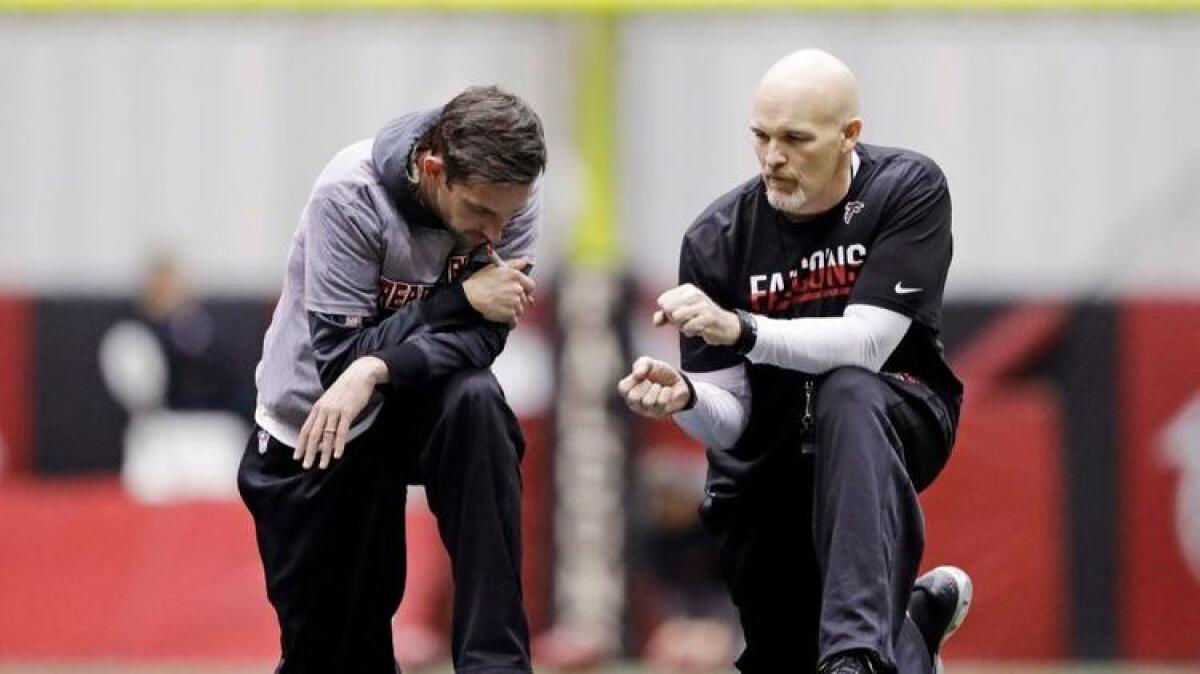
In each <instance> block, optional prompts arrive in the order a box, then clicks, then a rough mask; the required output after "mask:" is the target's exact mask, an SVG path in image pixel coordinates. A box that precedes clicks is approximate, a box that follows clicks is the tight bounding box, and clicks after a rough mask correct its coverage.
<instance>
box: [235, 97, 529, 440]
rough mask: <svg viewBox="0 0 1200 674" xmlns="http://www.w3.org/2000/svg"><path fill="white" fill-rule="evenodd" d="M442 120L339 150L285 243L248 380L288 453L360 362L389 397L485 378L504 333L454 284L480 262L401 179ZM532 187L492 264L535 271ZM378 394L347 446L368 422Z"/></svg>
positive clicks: (403, 126) (405, 123)
mask: <svg viewBox="0 0 1200 674" xmlns="http://www.w3.org/2000/svg"><path fill="white" fill-rule="evenodd" d="M440 113H441V110H440V108H439V109H434V110H426V111H421V112H415V113H410V114H407V115H404V116H402V117H399V118H398V119H396V120H393V121H392V122H390V123H389V124H388V125H387V126H385V127H384V128H383V130H382V131H381V132H380V133H379V135H378V136H377V137H376V138H375V139H374V140H371V139H368V140H363V141H360V142H357V143H354V144H353V145H350V146H349V147H347V148H345V149H343V150H341V151H340V152H338V153H337V154H336V155H334V157H333V159H332V160H331V161H330V162H329V164H328V165H326V166H325V168H324V170H322V171H321V174H320V175H319V176H318V177H317V180H316V183H315V184H314V185H313V189H312V194H311V195H310V196H309V200H308V203H307V205H306V206H305V207H304V210H303V211H302V212H301V214H300V224H299V226H298V227H297V228H296V233H295V235H294V236H293V238H292V248H291V252H290V254H289V256H288V264H287V272H286V275H285V277H284V283H283V291H282V294H281V296H280V298H279V303H278V304H277V305H276V307H275V313H274V316H273V317H272V319H271V325H270V327H269V328H268V329H267V334H266V338H265V339H264V342H263V356H262V360H261V361H259V363H258V368H257V369H256V371H255V381H256V383H257V385H258V402H257V409H256V412H255V421H256V422H257V423H258V425H259V426H260V427H262V428H263V429H264V430H266V431H267V432H268V433H270V434H271V435H272V436H274V437H275V438H276V439H277V440H279V441H280V442H282V443H284V444H286V445H288V446H291V447H295V446H296V444H297V442H298V438H299V434H300V427H301V426H302V425H303V424H304V420H305V418H307V416H308V413H309V410H311V409H312V406H313V404H314V403H316V401H317V399H318V398H319V397H320V396H321V394H322V393H323V392H324V391H325V389H326V388H327V387H328V386H330V385H331V384H332V383H333V382H334V380H336V379H337V377H338V375H340V374H341V373H342V371H344V370H345V368H346V367H347V366H349V364H350V363H351V362H353V361H354V360H355V359H356V358H358V357H359V356H363V355H374V356H378V357H379V358H381V359H383V360H384V361H385V362H386V363H387V364H388V370H389V383H388V385H389V386H390V387H392V388H393V389H400V390H413V389H415V388H418V387H420V386H421V385H423V384H425V383H428V382H429V381H431V380H433V379H436V378H438V377H441V376H445V375H447V374H450V373H452V372H455V371H457V370H461V369H463V368H467V367H488V366H490V365H491V363H492V361H493V360H494V359H495V358H496V356H497V355H499V353H500V351H501V350H502V349H503V348H504V343H505V339H506V337H507V334H508V327H507V326H505V325H501V324H498V323H492V322H489V321H487V320H485V319H484V318H483V317H482V316H481V315H480V314H479V313H478V312H476V311H475V310H474V309H473V308H472V307H471V306H470V304H469V303H468V302H467V300H466V295H465V294H464V293H463V290H462V284H461V281H462V279H463V278H465V277H466V276H468V275H469V274H470V273H471V271H473V270H474V269H476V268H478V267H479V266H480V265H481V264H483V263H485V262H486V258H485V257H484V254H483V252H482V251H481V250H478V249H476V250H471V249H467V248H464V247H463V246H462V245H461V244H460V243H459V242H458V241H457V240H456V238H455V237H454V235H453V234H452V233H451V232H450V231H449V230H448V229H446V227H445V225H444V224H443V223H442V222H441V221H440V220H438V218H437V216H436V215H434V213H433V212H431V211H430V210H429V209H428V208H426V207H425V205H424V204H423V203H421V201H420V199H419V198H418V197H417V195H416V191H415V186H414V184H413V183H412V181H410V180H409V177H408V165H409V157H410V155H411V152H412V148H413V145H414V143H415V142H416V141H417V139H418V138H419V137H420V136H421V135H422V134H423V133H424V132H425V131H426V130H428V129H429V128H430V127H431V126H432V125H433V124H434V123H436V121H437V119H438V115H439V114H440ZM541 212H542V208H541V190H540V181H539V182H538V184H537V185H535V189H534V191H533V194H532V196H531V197H530V199H529V201H528V202H527V203H526V204H525V205H524V206H523V207H522V208H521V209H520V210H519V211H517V213H516V214H515V215H514V216H513V218H512V220H510V221H509V223H508V224H507V225H505V227H504V230H503V235H502V238H501V241H500V244H499V245H498V246H497V252H498V253H499V254H500V256H501V257H502V258H504V259H512V258H517V257H526V258H529V259H530V260H532V259H533V248H534V243H535V242H536V239H537V234H538V230H539V229H540V226H541V218H542V215H541ZM382 403H383V396H382V395H381V394H380V393H379V392H376V394H375V395H374V396H372V399H371V401H370V403H368V405H367V407H366V409H365V410H364V411H363V413H362V414H361V415H360V416H359V418H358V419H357V420H356V421H355V423H354V424H353V426H352V428H351V431H350V438H351V439H352V438H354V437H356V436H358V435H360V434H361V433H362V432H363V431H364V430H366V428H367V427H369V426H370V424H371V422H372V421H374V419H375V417H376V415H377V414H378V413H379V409H380V406H381V405H382Z"/></svg>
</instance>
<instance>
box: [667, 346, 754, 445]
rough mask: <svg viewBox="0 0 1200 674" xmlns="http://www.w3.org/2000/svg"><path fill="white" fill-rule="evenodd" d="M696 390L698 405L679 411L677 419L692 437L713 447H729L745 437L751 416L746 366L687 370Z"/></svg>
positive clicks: (674, 416) (675, 415) (675, 417)
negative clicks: (710, 370) (743, 435)
mask: <svg viewBox="0 0 1200 674" xmlns="http://www.w3.org/2000/svg"><path fill="white" fill-rule="evenodd" d="M684 374H685V375H686V376H687V377H688V378H689V379H691V380H692V386H693V387H694V388H695V391H696V400H695V405H694V406H693V407H692V409H690V410H684V411H682V412H676V413H675V414H674V415H673V418H674V419H675V423H676V424H678V425H679V427H680V428H682V429H683V430H684V432H685V433H687V434H688V435H690V436H691V437H693V438H695V439H696V440H699V441H700V442H702V443H704V445H705V446H706V447H712V448H714V449H728V448H730V447H732V446H733V445H734V444H736V443H737V441H738V438H740V437H742V431H744V430H745V429H746V423H747V422H748V421H749V419H750V381H749V379H748V378H747V376H746V367H745V366H744V365H736V366H734V367H730V368H726V369H724V370H715V371H713V372H686V373H684Z"/></svg>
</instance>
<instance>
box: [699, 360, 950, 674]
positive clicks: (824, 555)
mask: <svg viewBox="0 0 1200 674" xmlns="http://www.w3.org/2000/svg"><path fill="white" fill-rule="evenodd" d="M957 413H958V410H957V409H954V410H953V411H952V412H951V411H950V410H948V409H947V407H946V405H945V404H944V403H943V402H942V401H941V399H939V398H938V397H937V396H936V395H935V394H934V393H933V391H932V390H930V389H929V388H928V387H927V386H925V385H924V384H923V383H921V382H919V381H916V380H914V379H912V378H911V377H906V376H900V375H887V374H874V373H871V372H869V371H867V370H862V369H858V368H840V369H837V370H833V371H832V372H830V373H829V374H827V375H825V376H824V377H822V378H821V379H820V380H818V385H817V388H816V398H815V412H814V414H815V417H816V419H815V421H816V436H815V444H814V446H813V451H812V452H811V453H804V454H802V453H801V451H800V446H799V443H798V442H797V446H796V451H794V452H780V453H779V454H778V455H776V456H771V457H769V458H768V459H767V461H769V462H770V463H769V464H768V465H766V466H763V468H766V470H760V471H759V472H758V473H756V475H755V481H753V482H751V483H750V484H749V485H747V486H746V488H745V490H744V493H742V494H741V495H739V496H738V497H737V498H735V499H731V500H728V501H723V502H722V503H720V505H719V506H717V507H716V508H709V509H707V511H706V512H705V519H706V521H708V522H709V523H710V525H711V526H712V528H714V529H716V530H717V532H718V533H719V534H720V536H721V568H722V574H723V576H724V578H725V581H726V583H727V585H728V587H729V589H730V592H731V594H732V598H733V602H734V604H735V605H736V606H737V608H738V611H739V615H740V618H741V622H742V628H743V631H744V634H745V638H746V650H745V651H744V652H743V654H742V655H741V657H740V658H739V659H738V662H737V667H738V669H739V670H740V671H742V672H746V673H747V674H752V673H759V672H766V673H770V674H777V673H778V672H814V671H816V669H817V665H818V663H820V662H824V661H825V660H827V659H829V658H830V657H832V656H834V655H837V654H838V653H843V652H846V651H850V650H855V649H867V650H870V651H872V652H873V653H875V655H876V657H877V658H878V659H879V661H880V664H881V665H882V666H883V667H884V669H885V670H886V671H892V672H899V673H900V674H926V673H928V672H931V671H932V661H931V659H930V654H929V652H928V649H927V648H926V647H925V645H924V642H923V641H922V639H921V636H920V633H919V631H918V630H917V628H916V625H915V624H914V623H913V622H912V620H911V619H907V618H906V609H907V605H908V599H909V594H910V592H911V591H912V584H913V581H914V580H915V579H916V574H917V570H918V565H919V564H920V562H921V555H922V552H923V551H924V546H925V524H924V517H923V516H922V514H921V508H920V505H919V504H918V503H917V491H918V490H919V489H923V488H924V487H925V486H927V485H928V484H929V483H930V482H932V481H933V478H934V477H935V476H936V475H937V473H938V472H939V471H940V470H941V468H942V466H943V465H945V462H946V459H947V457H948V456H949V452H950V446H951V444H952V443H953V436H954V432H955V426H956V422H957ZM706 505H709V504H706ZM718 508H719V509H720V510H721V512H714V510H716V509H718Z"/></svg>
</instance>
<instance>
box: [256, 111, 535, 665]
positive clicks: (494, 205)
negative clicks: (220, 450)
mask: <svg viewBox="0 0 1200 674" xmlns="http://www.w3.org/2000/svg"><path fill="white" fill-rule="evenodd" d="M545 163H546V149H545V141H544V136H543V132H542V125H541V122H540V120H539V119H538V117H537V115H536V114H535V113H534V112H533V111H532V110H531V109H530V108H529V106H528V105H527V104H526V103H525V102H524V101H522V100H521V99H519V98H517V97H516V96H513V95H512V94H509V93H506V92H504V91H502V90H500V89H498V88H496V87H472V88H470V89H467V90H466V91H464V92H463V93H461V94H460V95H458V96H457V97H455V98H454V99H453V100H451V101H450V102H449V103H447V104H446V105H445V106H443V107H441V108H439V109H434V110H426V111H421V112H415V113H411V114H408V115H404V116H402V117H400V118H398V119H396V120H394V121H392V122H391V123H389V124H388V125H387V126H385V127H384V129H383V130H382V131H381V132H380V133H379V134H378V135H377V136H376V137H375V139H374V140H365V141H361V142H358V143H355V144H353V145H350V146H349V147H347V148H345V149H344V150H342V151H341V152H339V153H338V154H337V155H336V156H334V158H333V159H332V161H330V163H329V164H328V165H327V166H326V167H325V169H324V170H323V171H322V172H321V174H320V176H319V177H318V178H317V181H316V184H315V185H314V187H313V191H312V194H311V196H310V198H309V201H308V204H307V206H306V207H305V208H304V211H303V213H302V214H301V217H300V225H299V228H298V229H297V231H296V235H295V237H294V239H293V242H292V251H291V254H290V259H289V262H288V267H287V275H286V277H285V279H284V285H283V292H282V296H281V297H280V300H279V304H278V305H277V306H276V309H275V315H274V318H273V319H272V322H271V326H270V328H269V329H268V330H267V335H266V339H265V343H264V348H263V357H262V361H261V362H260V363H259V365H258V369H257V373H256V381H257V384H258V405H257V410H256V414H255V421H256V422H257V424H258V429H257V431H256V433H255V434H254V435H253V436H252V437H251V439H250V442H249V444H248V445H247V447H246V452H245V454H244V457H243V459H242V464H241V468H240V470H239V474H238V486H239V488H240V491H241V494H242V498H243V499H244V501H245V503H246V505H247V507H248V508H249V510H250V512H251V514H252V515H253V517H254V523H255V527H256V531H257V538H258V547H259V552H260V554H261V556H262V561H263V567H264V570H265V572H266V578H267V594H268V597H269V598H270V600H271V604H272V605H273V606H274V607H275V611H276V613H277V615H278V618H279V625H280V630H281V646H282V657H281V659H280V662H279V666H278V668H277V672H278V673H279V674H299V673H302V672H303V673H313V674H318V673H319V674H333V673H344V674H359V673H362V674H375V673H379V674H383V673H384V672H387V673H394V672H396V671H398V670H397V666H396V662H395V658H394V655H393V652H392V638H391V619H392V615H393V614H394V613H395V612H396V609H397V607H398V606H399V603H400V598H401V595H402V594H403V591H404V575H405V572H404V569H405V553H404V504H405V492H406V485H407V484H423V485H424V486H425V491H426V497H427V499H428V501H429V506H430V509H431V510H432V511H433V513H434V514H435V515H436V516H437V520H438V528H439V531H440V533H441V536H442V540H443V542H444V543H445V545H446V548H447V550H448V552H449V554H450V559H451V562H452V567H453V577H454V584H455V598H454V619H453V646H452V649H453V659H454V666H455V668H456V670H457V671H459V672H528V671H530V659H529V644H528V642H529V636H528V626H527V624H526V619H525V614H524V609H523V607H522V595H521V578H520V567H521V564H520V559H521V536H520V491H521V480H520V472H519V467H520V466H519V463H520V459H521V456H522V454H523V452H524V440H523V437H522V435H521V430H520V428H519V427H518V425H517V421H516V418H515V417H514V415H513V413H512V411H511V410H510V409H509V407H508V405H507V404H506V403H505V401H504V395H503V393H502V392H501V390H500V387H499V385H498V383H497V382H496V380H495V378H494V377H493V376H492V374H491V371H490V370H489V369H488V368H489V366H490V365H491V363H492V361H493V360H494V359H495V358H496V356H497V355H498V354H499V353H500V351H501V349H503V347H504V344H505V340H506V338H507V335H508V331H509V330H510V329H511V328H512V327H513V326H515V325H516V323H517V321H518V320H519V319H520V317H521V314H522V312H523V311H524V310H525V308H526V306H528V304H529V302H530V301H531V298H532V293H533V290H534V283H533V280H532V279H530V278H529V276H528V275H527V272H528V270H529V268H530V266H531V265H532V262H533V260H532V255H533V246H534V242H535V240H536V237H537V233H538V228H539V226H540V222H541V197H540V192H539V186H540V181H539V176H540V175H541V173H542V171H543V169H544V167H545ZM504 260H507V262H504Z"/></svg>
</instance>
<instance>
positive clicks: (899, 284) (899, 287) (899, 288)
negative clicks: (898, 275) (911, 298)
mask: <svg viewBox="0 0 1200 674" xmlns="http://www.w3.org/2000/svg"><path fill="white" fill-rule="evenodd" d="M893 290H895V291H896V294H897V295H909V294H912V293H919V292H921V290H922V289H921V288H905V287H904V281H896V287H895V288H893Z"/></svg>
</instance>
